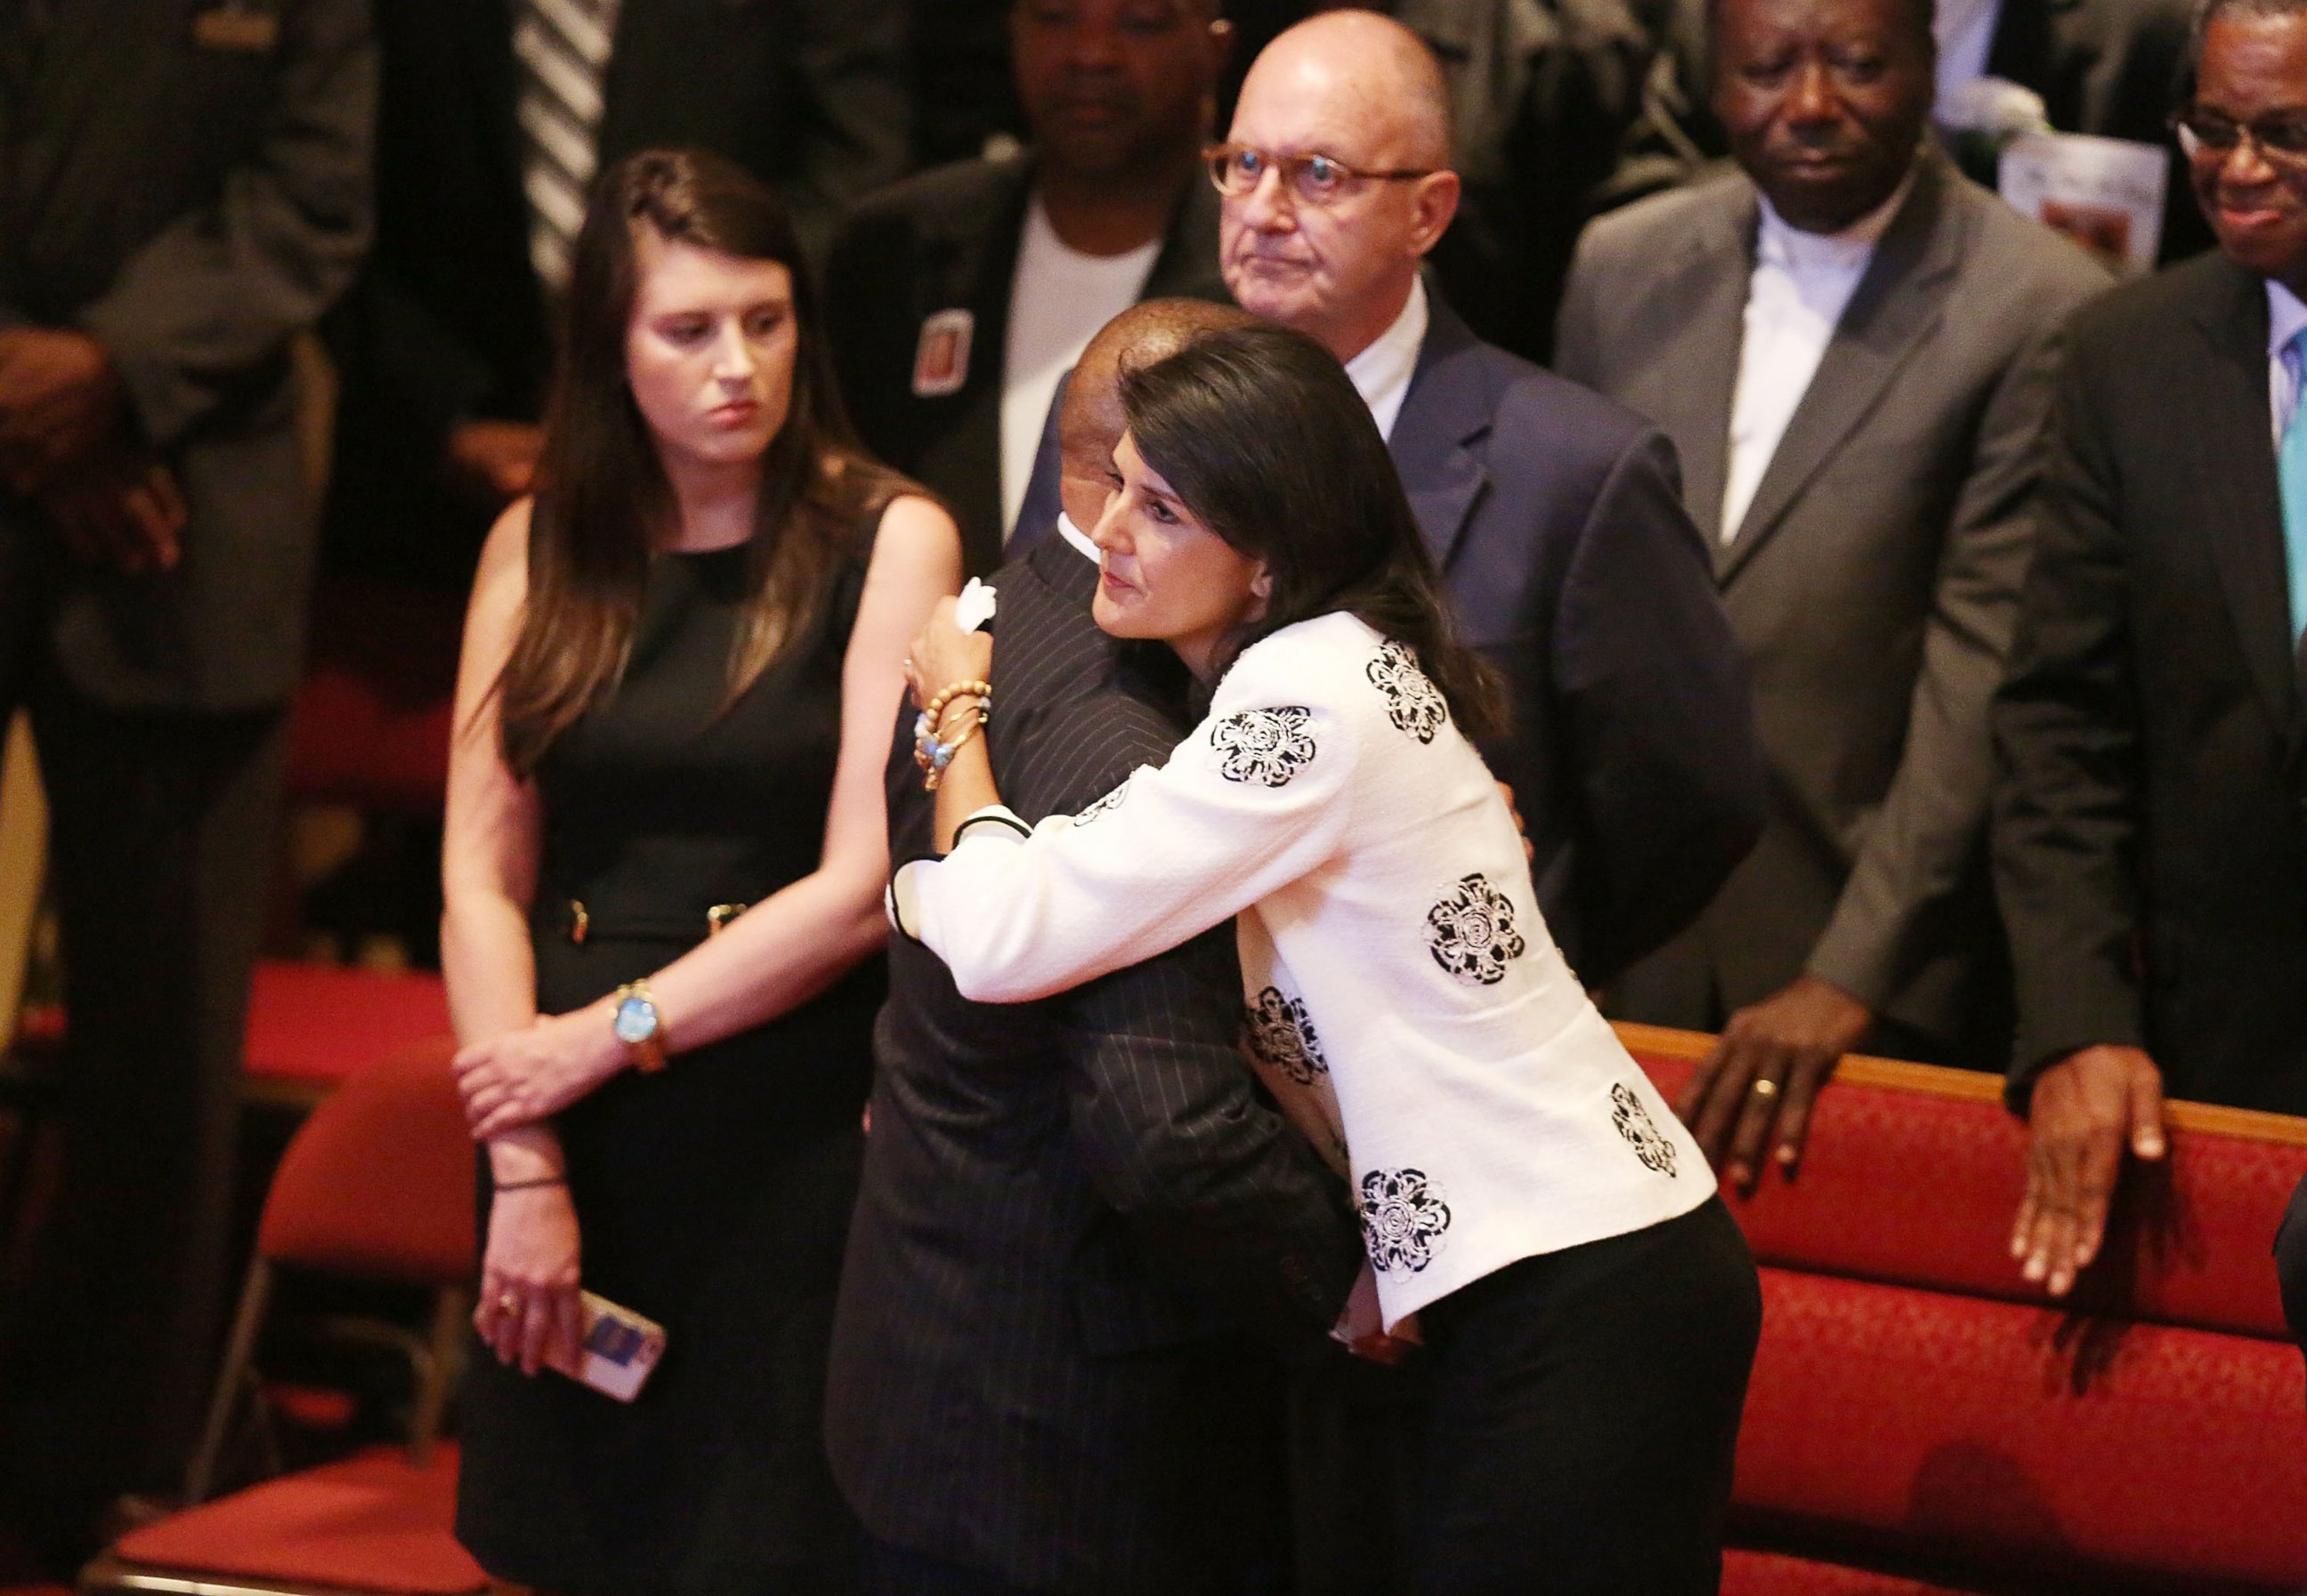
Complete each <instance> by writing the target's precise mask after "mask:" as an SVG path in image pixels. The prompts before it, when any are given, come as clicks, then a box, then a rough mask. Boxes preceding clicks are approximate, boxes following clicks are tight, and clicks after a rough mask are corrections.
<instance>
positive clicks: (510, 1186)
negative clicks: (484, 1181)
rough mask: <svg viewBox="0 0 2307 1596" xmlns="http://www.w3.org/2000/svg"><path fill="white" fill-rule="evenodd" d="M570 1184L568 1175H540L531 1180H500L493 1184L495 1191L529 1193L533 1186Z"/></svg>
mask: <svg viewBox="0 0 2307 1596" xmlns="http://www.w3.org/2000/svg"><path fill="white" fill-rule="evenodd" d="M568 1184H569V1177H568V1176H566V1175H539V1176H537V1177H536V1179H534V1180H499V1181H496V1182H494V1183H493V1189H495V1190H498V1191H527V1190H528V1189H529V1188H531V1187H533V1186H566V1185H568Z"/></svg>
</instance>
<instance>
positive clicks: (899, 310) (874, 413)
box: [826, 156, 1228, 574]
mask: <svg viewBox="0 0 2307 1596" xmlns="http://www.w3.org/2000/svg"><path fill="white" fill-rule="evenodd" d="M1032 192H1033V162H1032V160H1031V159H1030V157H1025V156H1020V157H1016V158H1015V159H1008V160H999V161H994V160H973V161H962V162H958V163H956V164H955V165H953V166H949V167H939V168H938V169H937V170H935V171H932V172H924V173H922V174H921V175H920V176H917V177H909V178H907V179H906V180H905V182H903V183H900V184H895V185H894V186H892V187H889V188H887V189H884V190H883V191H882V192H881V193H878V194H873V195H870V196H869V197H868V198H867V199H866V200H865V201H864V202H863V203H862V204H861V205H859V206H858V208H857V210H856V211H855V213H854V214H853V215H852V216H851V217H850V218H849V219H848V221H847V222H846V223H845V225H844V226H843V227H842V229H841V233H840V236H839V237H837V238H836V240H835V242H834V246H833V253H832V257H831V260H830V262H829V264H828V269H827V278H826V309H827V316H828V322H829V324H830V326H831V328H832V330H833V351H834V358H835V360H836V362H837V363H838V365H839V367H840V372H841V391H842V396H843V397H844V398H845V399H847V400H848V401H849V409H850V414H851V415H852V416H853V417H854V418H855V420H856V422H857V430H858V432H859V433H862V435H863V437H864V440H865V443H866V446H867V447H868V448H870V450H873V452H874V453H875V454H877V455H879V456H880V457H881V458H882V459H885V460H887V461H888V462H889V463H890V464H891V465H893V466H895V467H896V468H898V469H899V470H901V471H903V472H905V474H906V475H908V476H912V477H913V478H914V479H915V480H917V481H919V482H922V483H923V484H926V485H928V486H930V487H931V488H934V489H935V490H936V491H937V492H938V493H940V494H942V495H944V497H945V501H946V502H947V503H948V505H949V506H950V507H951V508H952V510H953V511H954V514H955V516H956V518H957V519H959V521H960V523H961V540H962V548H963V552H964V555H965V562H966V563H967V565H968V567H969V570H970V571H971V572H972V573H973V574H982V573H984V572H986V571H991V570H992V569H993V568H994V567H996V566H998V565H999V564H1000V562H1001V532H1002V527H1001V383H1002V367H1003V365H1004V363H1005V359H1006V356H1007V352H1008V342H1009V289H1010V279H1012V278H1013V277H1014V276H1015V275H1016V268H1017V245H1018V241H1019V239H1020V238H1021V237H1022V236H1023V234H1024V230H1025V206H1026V202H1027V201H1028V199H1029V198H1030V196H1031V194H1032ZM1217 213H1218V197H1217V191H1216V190H1215V189H1214V188H1212V187H1211V186H1210V184H1208V182H1207V181H1206V180H1204V179H1201V178H1198V177H1197V178H1196V180H1195V181H1193V182H1191V183H1189V184H1188V185H1187V189H1186V197H1185V202H1184V203H1182V204H1181V205H1180V206H1179V208H1178V214H1177V216H1176V218H1175V219H1173V220H1172V221H1171V224H1170V232H1169V236H1168V238H1167V239H1166V240H1165V241H1164V243H1163V244H1162V252H1161V253H1160V254H1159V255H1158V256H1157V257H1156V258H1155V260H1154V262H1153V270H1152V271H1151V272H1150V273H1149V274H1148V275H1147V277H1146V279H1145V298H1148V299H1162V298H1170V297H1173V296H1185V297H1190V298H1196V299H1215V300H1225V299H1227V298H1228V295H1227V293H1226V287H1225V279H1223V278H1222V276H1220V275H1219V272H1218V222H1217ZM942 310H965V311H967V312H968V313H970V315H971V317H972V318H973V332H972V335H971V338H970V345H969V366H968V371H967V373H965V376H964V378H963V381H962V384H961V386H960V388H959V389H958V390H956V391H954V392H952V393H949V394H945V395H941V396H938V397H931V398H924V397H922V396H921V395H919V394H916V393H915V392H914V391H913V356H914V352H915V350H916V349H917V348H918V347H919V345H920V342H921V330H922V321H923V320H924V319H925V318H927V317H929V316H931V315H934V314H936V313H938V312H939V311H942Z"/></svg>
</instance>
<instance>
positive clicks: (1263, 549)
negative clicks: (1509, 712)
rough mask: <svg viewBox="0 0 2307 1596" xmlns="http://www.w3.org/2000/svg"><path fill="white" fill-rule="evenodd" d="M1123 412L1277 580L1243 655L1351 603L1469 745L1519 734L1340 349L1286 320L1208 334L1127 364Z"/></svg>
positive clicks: (1202, 515) (1219, 525)
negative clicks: (1411, 667)
mask: <svg viewBox="0 0 2307 1596" xmlns="http://www.w3.org/2000/svg"><path fill="white" fill-rule="evenodd" d="M1121 408H1122V413H1123V414H1124V415H1125V416H1127V417H1128V422H1129V436H1130V439H1131V441H1132V442H1134V443H1135V444H1136V447H1137V452H1138V455H1139V456H1140V457H1141V458H1142V459H1144V460H1145V463H1146V464H1147V465H1149V466H1151V467H1153V469H1154V470H1156V471H1158V472H1160V473H1161V475H1162V478H1163V479H1164V480H1165V481H1167V482H1168V483H1169V485H1171V488H1173V489H1175V490H1176V492H1177V494H1178V497H1179V499H1180V500H1181V501H1183V502H1184V503H1185V505H1186V508H1187V509H1188V510H1190V511H1193V512H1194V515H1195V518H1196V519H1198V520H1200V521H1201V522H1202V523H1203V524H1204V525H1205V526H1206V527H1208V528H1209V529H1210V530H1211V531H1213V532H1214V533H1216V534H1217V535H1218V536H1220V537H1222V538H1223V539H1225V541H1226V542H1227V543H1228V544H1230V545H1232V546H1233V547H1234V548H1236V549H1238V550H1239V551H1240V552H1241V553H1245V554H1248V555H1249V556H1250V557H1252V558H1253V559H1258V560H1263V561H1265V564H1266V569H1267V571H1269V572H1270V573H1271V574H1272V578H1273V593H1272V595H1271V596H1269V597H1268V599H1267V600H1266V605H1265V615H1264V617H1263V618H1262V619H1260V620H1259V621H1257V622H1255V623H1254V624H1253V625H1251V626H1250V627H1249V628H1248V629H1247V630H1246V631H1245V633H1244V635H1243V636H1242V637H1241V638H1239V639H1238V640H1237V641H1236V644H1235V652H1236V653H1237V654H1239V651H1240V650H1241V649H1243V648H1248V647H1249V646H1250V645H1251V644H1252V643H1255V642H1256V641H1257V640H1258V639H1260V638H1263V637H1267V636H1270V635H1271V634H1272V633H1274V632H1276V631H1280V630H1281V629H1282V628H1283V627H1285V626H1289V625H1291V624H1292V623H1294V622H1299V621H1306V620H1310V619H1312V618H1313V617H1315V616H1316V615H1323V614H1329V613H1330V612H1332V611H1334V610H1343V611H1345V612H1346V613H1347V614H1351V615H1355V616H1358V617H1359V618H1360V619H1361V620H1362V621H1363V622H1366V623H1368V625H1369V626H1370V627H1372V628H1373V629H1374V630H1376V631H1379V632H1382V633H1384V634H1385V636H1387V637H1389V638H1393V639H1395V640H1396V641H1398V642H1401V643H1404V644H1407V645H1408V646H1409V647H1410V648H1411V649H1413V650H1414V651H1415V652H1416V653H1417V655H1418V659H1419V665H1421V666H1422V667H1423V668H1424V670H1425V672H1426V674H1427V675H1428V676H1429V677H1431V678H1432V679H1433V682H1434V685H1435V686H1437V687H1438V688H1439V689H1441V690H1442V696H1443V697H1444V698H1445V699H1447V700H1448V701H1449V705H1450V713H1451V715H1452V716H1454V717H1455V718H1456V720H1457V722H1458V726H1459V729H1460V730H1461V731H1462V732H1464V733H1465V734H1466V735H1467V736H1469V737H1471V738H1473V739H1474V740H1475V741H1477V742H1480V741H1483V740H1486V739H1489V738H1494V737H1497V736H1498V735H1500V734H1502V733H1503V732H1504V731H1505V693H1504V690H1503V689H1502V687H1501V686H1500V683H1499V679H1498V675H1497V672H1496V671H1494V670H1493V669H1492V668H1491V667H1490V665H1489V664H1488V662H1487V661H1485V660H1484V659H1483V658H1482V657H1481V656H1479V655H1478V654H1475V653H1474V652H1473V651H1472V650H1471V649H1469V648H1464V647H1462V645H1461V644H1459V643H1458V642H1457V641H1456V640H1455V639H1454V638H1453V637H1452V636H1451V631H1450V619H1449V611H1448V608H1447V607H1446V605H1445V602H1444V600H1443V597H1442V594H1441V589H1440V587H1439V585H1438V584H1437V581H1436V579H1435V575H1434V564H1433V562H1432V561H1431V560H1430V559H1428V557H1427V553H1426V545H1425V543H1424V542H1423V541H1422V540H1421V539H1420V538H1419V532H1418V519H1417V517H1416V516H1414V515H1413V514H1411V509H1410V501H1409V500H1408V499H1407V498H1405V497H1404V496H1403V494H1402V479H1401V478H1400V477H1399V476H1395V475H1394V460H1393V459H1392V457H1391V456H1389V455H1388V454H1387V453H1386V450H1385V439H1384V438H1381V437H1380V436H1379V435H1378V430H1377V425H1376V422H1374V421H1372V420H1371V419H1370V413H1369V407H1368V405H1367V404H1365V403H1364V402H1363V400H1362V397H1361V395H1360V394H1359V393H1357V392H1356V391H1355V390H1354V385H1353V383H1352V382H1351V380H1349V379H1348V377H1347V376H1346V373H1345V370H1344V368H1343V367H1342V366H1340V365H1339V364H1338V361H1337V357H1336V356H1334V355H1332V354H1331V353H1330V352H1329V351H1328V350H1327V349H1325V348H1323V347H1322V346H1321V345H1320V344H1317V343H1316V342H1315V341H1314V340H1313V339H1310V338H1308V337H1307V336H1305V335H1304V334H1303V333H1299V332H1292V331H1291V330H1288V329H1286V328H1282V327H1269V326H1259V327H1243V328H1237V329H1234V330H1230V331H1223V332H1210V333H1205V334H1203V335H1202V336H1200V337H1198V338H1196V339H1194V340H1193V341H1192V342H1191V343H1189V344H1188V345H1187V346H1186V347H1185V348H1183V349H1181V350H1179V352H1178V353H1176V354H1174V355H1171V356H1167V357H1166V358H1164V359H1162V360H1158V361H1154V362H1153V363H1152V364H1150V365H1145V366H1142V367H1139V368H1137V369H1135V370H1125V371H1124V372H1123V373H1122V376H1121Z"/></svg>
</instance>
